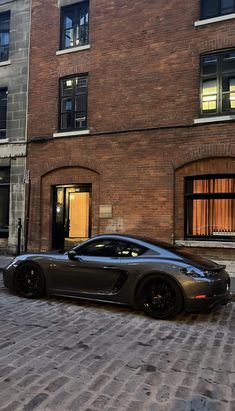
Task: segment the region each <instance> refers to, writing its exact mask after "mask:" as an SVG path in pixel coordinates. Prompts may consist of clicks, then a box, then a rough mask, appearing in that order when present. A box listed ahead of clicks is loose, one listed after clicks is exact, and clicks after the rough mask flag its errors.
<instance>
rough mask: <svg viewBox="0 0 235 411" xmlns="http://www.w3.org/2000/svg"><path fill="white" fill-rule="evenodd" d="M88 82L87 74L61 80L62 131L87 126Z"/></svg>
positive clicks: (82, 128) (80, 128)
mask: <svg viewBox="0 0 235 411" xmlns="http://www.w3.org/2000/svg"><path fill="white" fill-rule="evenodd" d="M87 82H88V77H87V76H85V75H83V76H77V77H72V78H67V79H62V80H61V87H60V90H61V91H60V129H61V131H65V130H67V131H68V130H70V131H72V130H84V129H86V128H87Z"/></svg>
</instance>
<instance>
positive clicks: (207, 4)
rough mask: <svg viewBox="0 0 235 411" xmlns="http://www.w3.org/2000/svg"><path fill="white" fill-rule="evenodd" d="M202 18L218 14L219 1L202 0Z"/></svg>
mask: <svg viewBox="0 0 235 411" xmlns="http://www.w3.org/2000/svg"><path fill="white" fill-rule="evenodd" d="M201 14H202V18H204V19H206V18H210V17H215V16H218V14H219V0H202V13H201Z"/></svg>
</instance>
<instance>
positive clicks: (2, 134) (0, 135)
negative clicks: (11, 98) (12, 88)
mask: <svg viewBox="0 0 235 411" xmlns="http://www.w3.org/2000/svg"><path fill="white" fill-rule="evenodd" d="M4 91H5V97H4V98H0V111H1V109H2V107H4V112H5V120H4V122H5V128H1V127H0V141H1V140H4V139H5V138H6V132H7V96H8V88H7V87H0V94H1V92H4ZM3 101H5V104H4V105H3V104H2V102H3ZM0 119H1V116H0ZM0 126H1V121H0Z"/></svg>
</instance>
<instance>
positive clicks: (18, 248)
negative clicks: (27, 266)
mask: <svg viewBox="0 0 235 411" xmlns="http://www.w3.org/2000/svg"><path fill="white" fill-rule="evenodd" d="M21 229H22V224H21V218H18V225H17V232H18V242H17V255H20V246H21Z"/></svg>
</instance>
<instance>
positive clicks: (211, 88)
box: [202, 79, 217, 111]
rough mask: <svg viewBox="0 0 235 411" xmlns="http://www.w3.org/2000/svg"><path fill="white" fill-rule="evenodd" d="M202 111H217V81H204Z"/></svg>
mask: <svg viewBox="0 0 235 411" xmlns="http://www.w3.org/2000/svg"><path fill="white" fill-rule="evenodd" d="M202 110H203V111H216V110H217V80H216V79H210V80H204V81H203V84H202Z"/></svg>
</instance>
